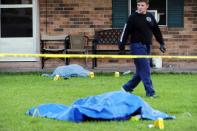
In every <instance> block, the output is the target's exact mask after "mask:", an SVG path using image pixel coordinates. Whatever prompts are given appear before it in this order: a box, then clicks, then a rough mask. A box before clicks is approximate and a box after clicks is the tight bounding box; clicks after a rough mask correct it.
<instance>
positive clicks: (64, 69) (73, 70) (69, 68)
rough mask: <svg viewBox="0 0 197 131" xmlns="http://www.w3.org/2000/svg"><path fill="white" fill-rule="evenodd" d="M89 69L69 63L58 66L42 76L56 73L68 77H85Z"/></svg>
mask: <svg viewBox="0 0 197 131" xmlns="http://www.w3.org/2000/svg"><path fill="white" fill-rule="evenodd" d="M89 73H90V71H88V70H86V69H84V68H83V67H82V66H80V65H77V64H71V65H66V66H59V67H57V68H56V69H55V70H54V71H53V73H52V74H50V75H49V74H43V76H50V77H54V76H56V75H59V76H60V77H63V78H68V77H73V76H74V77H87V76H88V75H89Z"/></svg>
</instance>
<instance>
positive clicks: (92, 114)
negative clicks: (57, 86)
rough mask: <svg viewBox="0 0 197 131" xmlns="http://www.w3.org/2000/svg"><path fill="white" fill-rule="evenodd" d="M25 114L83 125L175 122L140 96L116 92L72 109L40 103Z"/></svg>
mask: <svg viewBox="0 0 197 131" xmlns="http://www.w3.org/2000/svg"><path fill="white" fill-rule="evenodd" d="M26 114H28V115H32V116H41V117H47V118H53V119H57V120H63V121H74V122H82V121H86V120H92V119H93V120H127V119H129V118H130V117H131V116H133V115H140V116H141V118H142V119H149V120H156V119H157V118H164V119H173V118H175V116H170V115H168V114H166V113H163V112H160V111H158V110H154V109H153V108H151V107H150V106H149V105H148V104H147V103H146V102H145V101H143V100H142V99H141V98H140V97H139V96H136V95H133V94H130V93H127V92H123V91H114V92H109V93H105V94H101V95H97V96H90V97H86V98H82V99H78V100H76V101H75V102H74V103H73V104H71V105H70V106H65V105H63V104H41V105H39V106H37V107H34V108H31V109H29V110H28V111H27V112H26Z"/></svg>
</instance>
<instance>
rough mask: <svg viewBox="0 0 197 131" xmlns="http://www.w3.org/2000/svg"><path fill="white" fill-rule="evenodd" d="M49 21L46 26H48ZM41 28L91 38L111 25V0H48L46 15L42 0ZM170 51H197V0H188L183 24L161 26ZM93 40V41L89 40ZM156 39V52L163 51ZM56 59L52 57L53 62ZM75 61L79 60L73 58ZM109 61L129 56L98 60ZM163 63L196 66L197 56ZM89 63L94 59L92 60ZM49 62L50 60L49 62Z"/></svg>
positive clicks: (42, 0) (49, 32) (187, 52)
mask: <svg viewBox="0 0 197 131" xmlns="http://www.w3.org/2000/svg"><path fill="white" fill-rule="evenodd" d="M46 21H47V26H46ZM40 23H41V25H40V27H41V28H40V30H41V33H46V32H47V33H48V34H65V33H66V34H75V33H79V32H85V33H86V35H88V36H89V37H90V38H92V36H93V35H94V31H95V30H97V29H106V28H111V25H112V2H111V0H91V1H90V0H80V1H79V0H48V3H47V18H46V3H45V0H40ZM161 30H162V32H163V36H164V39H165V43H166V47H167V53H166V54H165V55H197V1H196V0H185V6H184V28H167V27H161ZM89 44H91V43H89ZM158 48H159V44H158V43H156V42H155V41H154V43H153V54H156V55H162V54H161V53H160V51H159V49H158ZM54 62H55V61H53V63H54ZM73 62H76V61H73ZM99 62H101V63H103V64H104V65H103V66H105V65H106V66H107V64H109V65H110V64H113V65H114V64H118V65H121V63H127V66H128V64H129V66H130V63H131V61H128V60H125V61H124V60H104V59H103V60H99ZM163 62H164V66H167V67H168V66H170V67H172V66H176V67H184V66H187V67H195V66H196V63H197V61H196V60H176V59H164V60H163ZM89 65H91V61H90V60H89ZM48 66H50V63H49V65H48Z"/></svg>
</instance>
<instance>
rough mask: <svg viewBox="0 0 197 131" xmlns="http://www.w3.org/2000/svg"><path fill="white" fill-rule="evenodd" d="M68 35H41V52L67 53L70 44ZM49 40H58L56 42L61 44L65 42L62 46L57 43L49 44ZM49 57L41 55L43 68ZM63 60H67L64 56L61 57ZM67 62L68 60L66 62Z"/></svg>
mask: <svg viewBox="0 0 197 131" xmlns="http://www.w3.org/2000/svg"><path fill="white" fill-rule="evenodd" d="M67 39H68V35H57V36H52V35H41V38H40V42H41V45H40V52H41V53H42V54H64V53H66V49H67V46H68V42H67V41H68V40H67ZM49 42H57V43H55V44H59V43H62V42H63V46H62V47H61V48H60V45H55V46H48V45H47V44H49ZM48 59H49V58H44V57H41V68H42V69H43V68H44V63H45V61H46V60H48ZM59 59H61V60H63V61H65V59H64V58H59ZM65 63H67V62H65Z"/></svg>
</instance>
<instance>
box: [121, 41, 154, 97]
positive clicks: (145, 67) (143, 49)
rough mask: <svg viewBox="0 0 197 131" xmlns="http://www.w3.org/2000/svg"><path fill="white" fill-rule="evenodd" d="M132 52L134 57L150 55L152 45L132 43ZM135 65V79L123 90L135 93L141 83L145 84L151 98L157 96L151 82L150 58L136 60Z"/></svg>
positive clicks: (147, 93) (124, 86)
mask: <svg viewBox="0 0 197 131" xmlns="http://www.w3.org/2000/svg"><path fill="white" fill-rule="evenodd" d="M130 50H131V54H132V55H150V50H151V45H150V44H142V43H132V44H131V45H130ZM134 64H135V67H136V72H135V74H134V75H133V78H132V79H131V80H129V81H128V82H127V83H126V84H125V85H123V88H124V89H125V90H126V91H133V89H134V88H135V87H136V86H137V85H138V84H139V83H140V81H142V82H143V84H144V87H145V90H146V95H147V96H151V95H154V94H155V91H154V89H153V85H152V81H151V71H150V59H148V58H135V59H134Z"/></svg>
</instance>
